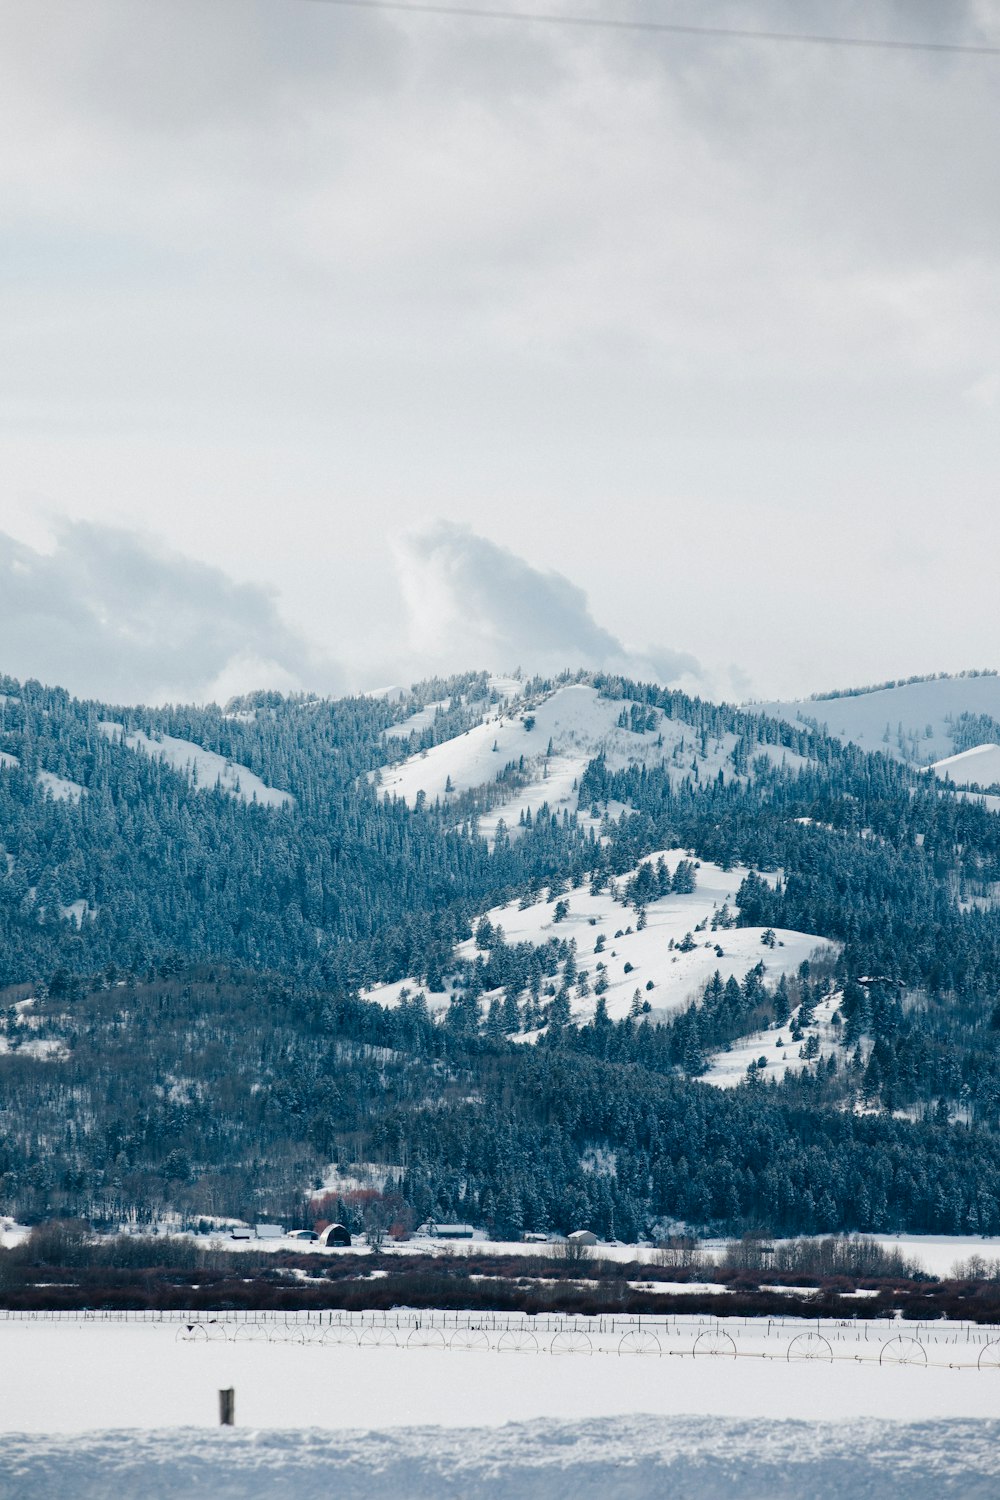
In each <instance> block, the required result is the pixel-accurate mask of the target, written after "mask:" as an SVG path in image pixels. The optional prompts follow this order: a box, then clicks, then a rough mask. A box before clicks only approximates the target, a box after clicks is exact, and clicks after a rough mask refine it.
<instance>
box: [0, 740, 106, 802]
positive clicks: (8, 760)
mask: <svg viewBox="0 0 1000 1500" xmlns="http://www.w3.org/2000/svg"><path fill="white" fill-rule="evenodd" d="M20 764H21V762H20V761H19V760H18V758H17V756H16V755H11V753H10V752H9V751H8V750H0V767H2V766H10V767H11V768H13V767H15V766H19V765H20ZM35 782H36V783H37V785H38V786H39V787H40V788H41V790H42V792H43V793H44V792H48V794H49V796H50V797H51V798H52V800H53V802H79V800H80V798H81V797H84V796H86V792H87V788H86V787H85V786H81V785H80V783H79V782H78V781H70V780H69V779H68V778H67V777H65V776H57V775H56V774H55V772H54V771H36V772H35Z"/></svg>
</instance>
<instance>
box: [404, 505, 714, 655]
mask: <svg viewBox="0 0 1000 1500" xmlns="http://www.w3.org/2000/svg"><path fill="white" fill-rule="evenodd" d="M396 552H397V566H398V572H399V580H400V586H401V588H402V592H403V597H404V599H405V602H406V605H407V607H408V609H409V614H410V641H411V646H412V648H413V649H414V650H415V652H416V654H417V657H418V658H419V659H420V660H421V661H422V662H423V663H424V664H425V665H424V670H427V669H428V668H429V667H430V666H431V665H433V666H434V667H435V668H436V669H438V670H449V669H451V670H455V669H458V668H468V667H472V666H477V667H478V666H485V667H490V668H494V669H498V670H501V671H503V670H508V671H509V670H511V669H513V668H514V667H518V666H520V667H522V668H523V669H524V670H525V671H527V672H541V673H547V674H551V673H555V672H559V671H562V670H563V669H564V668H567V667H568V668H576V667H590V668H594V669H603V670H606V671H611V672H623V673H628V674H630V675H633V676H639V677H643V678H647V679H648V678H655V679H657V680H659V681H661V682H665V683H667V682H678V681H680V680H682V679H687V680H689V681H697V680H698V679H699V678H700V674H701V669H700V667H699V664H698V662H697V661H696V660H695V658H694V657H693V656H690V655H688V654H686V653H684V652H680V651H674V650H669V649H665V648H662V647H660V648H656V649H650V650H649V651H636V650H633V649H632V648H630V647H628V646H626V645H625V644H624V643H623V642H622V641H620V640H619V639H618V638H617V636H614V635H612V633H611V632H610V631H609V630H605V628H604V627H603V626H602V625H599V624H598V622H597V621H596V620H595V619H594V617H593V615H592V614H591V612H590V607H589V605H588V603H587V596H586V595H585V594H584V592H583V590H582V589H580V588H578V587H577V586H576V584H574V583H571V582H570V580H569V579H568V578H565V577H563V575H562V574H561V573H553V572H542V571H541V570H540V569H539V568H535V567H532V565H531V564H530V563H529V562H526V561H525V560H524V558H522V557H518V556H517V554H516V553H514V552H511V551H508V549H507V548H505V547H500V546H497V544H496V543H495V542H491V541H489V540H487V538H486V537H483V536H478V535H477V534H476V533H475V532H474V531H472V530H470V529H469V528H468V527H466V526H459V525H455V524H454V523H452V522H449V521H436V522H434V523H433V524H431V525H430V526H427V527H424V528H422V529H420V530H417V531H412V532H409V533H407V534H406V535H405V536H404V537H402V538H401V539H400V541H399V542H398V544H397V549H396Z"/></svg>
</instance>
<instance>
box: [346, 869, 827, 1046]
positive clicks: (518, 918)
mask: <svg viewBox="0 0 1000 1500" xmlns="http://www.w3.org/2000/svg"><path fill="white" fill-rule="evenodd" d="M691 857H692V856H691V855H690V854H687V853H685V851H684V850H682V849H668V850H663V851H660V852H658V853H655V854H650V855H648V856H647V857H646V858H645V859H643V860H641V861H640V862H639V865H638V866H636V869H635V870H634V871H631V872H630V873H629V874H628V875H625V876H621V877H619V879H618V880H617V881H616V883H615V884H616V889H617V895H615V894H613V893H612V892H611V891H610V890H605V891H602V892H600V893H598V894H596V895H595V894H592V893H591V891H590V888H589V887H588V886H580V887H579V888H578V889H575V890H568V891H566V892H564V893H562V894H561V895H554V896H552V897H551V898H550V899H546V900H540V901H537V902H536V903H535V904H534V905H531V906H526V907H524V908H523V909H522V907H521V905H520V903H519V902H517V901H512V902H510V903H508V904H507V905H505V906H495V907H492V908H491V909H490V910H489V911H488V912H486V913H485V916H486V918H487V920H488V922H489V923H490V924H491V925H492V926H493V927H501V928H502V929H503V934H504V938H505V940H506V942H507V943H508V944H509V945H514V944H516V943H531V944H532V946H534V947H541V946H542V945H544V944H545V943H547V942H548V941H549V940H550V939H551V938H559V939H562V940H564V941H569V940H570V939H575V941H576V965H577V969H578V971H584V970H585V971H586V973H587V983H588V986H589V993H588V994H580V993H579V990H578V987H576V986H574V987H573V988H572V989H571V993H570V1009H571V1012H572V1015H573V1018H574V1020H579V1021H587V1020H590V1019H591V1017H592V1016H593V1014H594V1011H595V1009H596V1006H597V1001H598V998H599V997H598V995H597V994H596V993H595V986H596V984H597V983H598V981H599V980H601V979H602V978H603V980H605V981H606V982H607V988H606V989H605V990H604V993H603V998H604V1001H605V1003H606V1005H607V1010H608V1015H609V1016H610V1018H611V1019H612V1020H621V1019H622V1018H624V1017H625V1016H627V1015H628V1014H629V1012H630V1010H631V1009H632V1006H633V1001H634V998H635V992H636V990H638V991H639V998H640V1003H641V1002H645V1001H648V1002H649V1005H650V1008H651V1012H652V1014H653V1015H654V1017H655V1016H666V1015H668V1014H671V1013H673V1012H675V1011H677V1010H680V1009H682V1008H683V1007H684V1006H685V1005H687V1004H688V1002H689V1001H691V1000H693V999H697V998H700V996H701V993H702V991H703V990H704V987H705V985H706V984H707V983H708V982H709V980H710V979H711V978H712V976H713V974H715V972H716V970H718V972H719V974H720V975H721V977H722V979H723V980H726V979H728V978H730V977H734V978H736V979H743V977H744V976H745V975H746V973H747V972H748V971H749V970H750V969H752V968H754V967H755V966H756V965H757V964H758V963H762V964H763V966H764V973H765V976H766V978H767V980H768V981H769V982H771V983H777V981H778V979H779V977H780V976H781V975H782V974H792V973H794V972H795V971H796V970H797V969H798V967H799V965H800V964H801V963H802V962H803V960H804V959H807V958H812V957H813V956H814V955H815V953H816V951H817V949H822V948H825V949H831V948H833V947H834V945H833V944H830V943H827V942H826V941H825V940H824V939H823V938H821V937H817V936H816V935H815V934H814V933H804V932H793V931H788V930H784V929H777V928H776V929H775V930H774V931H775V946H774V947H773V948H772V947H770V946H769V945H765V944H764V943H763V942H762V938H763V936H764V929H763V928H761V927H718V929H717V930H716V931H712V924H713V921H715V922H716V923H718V921H719V920H720V918H721V919H722V920H723V921H725V920H727V917H726V912H725V911H724V909H728V916H729V918H732V917H734V916H735V915H736V914H737V910H738V909H737V907H736V905H735V901H736V893H737V891H738V890H739V888H740V885H741V883H742V881H743V880H744V879H745V877H746V875H747V874H748V873H749V872H748V871H747V870H746V869H745V868H743V867H742V866H736V867H734V868H733V869H731V870H723V869H721V868H720V866H718V865H715V864H712V863H710V862H709V861H707V860H706V861H702V862H701V864H700V866H699V867H698V868H697V870H696V872H695V873H696V880H697V886H696V889H695V890H694V891H693V892H691V893H679V892H671V893H670V894H669V895H665V896H660V897H658V898H657V899H655V900H652V901H650V902H649V903H648V904H647V905H646V907H645V913H646V925H645V927H644V928H643V929H642V930H641V931H640V930H638V920H639V919H638V915H637V913H636V911H635V910H634V909H633V907H631V906H626V905H625V904H624V900H623V896H624V893H625V888H626V886H627V883H628V881H629V879H630V878H631V877H632V876H634V875H635V874H636V873H637V872H638V870H639V868H640V867H641V866H642V865H643V864H653V865H654V866H655V865H656V863H657V861H658V860H659V859H660V858H662V859H663V860H664V861H665V863H666V865H667V867H668V868H669V869H670V871H671V873H674V872H675V871H676V868H677V865H678V864H679V862H680V861H681V860H682V859H690V858H691ZM764 878H765V879H767V880H769V881H772V882H773V881H774V880H776V879H777V876H776V875H771V876H765V877H764ZM563 903H565V907H566V912H565V915H562V914H560V916H559V919H558V920H557V918H556V908H557V906H561V905H562V904H563ZM473 925H474V926H475V925H476V924H473ZM699 928H701V931H699V930H698V929H699ZM689 945H690V946H689ZM598 949H600V950H601V951H596V950H598ZM478 952H479V950H478V949H477V947H476V943H475V939H474V938H470V939H468V940H467V941H466V942H464V943H460V944H459V945H458V946H457V947H456V948H455V958H456V960H461V959H467V960H474V959H475V958H476V955H477V953H478ZM599 965H603V968H599V967H598V966H599ZM445 983H446V988H445V991H444V992H443V993H440V994H433V993H427V994H426V999H427V1004H428V1006H429V1007H430V1008H431V1009H432V1010H435V1009H442V1008H444V1007H445V1006H447V1005H448V1003H449V1001H450V999H451V996H452V994H453V993H454V992H455V988H456V986H455V985H454V983H453V979H452V977H450V976H449V978H448V979H447V980H446V981H445ZM648 984H649V985H651V988H649V989H647V987H646V986H647V985H648ZM422 988H423V987H422V986H421V984H420V982H419V981H418V980H416V979H413V978H409V979H403V980H398V981H396V982H394V983H391V984H382V985H376V986H373V987H372V988H371V989H368V990H364V991H362V996H363V998H364V999H367V1000H373V1001H375V1002H376V1003H377V1004H379V1005H385V1006H389V1007H393V1006H396V1005H398V1004H399V1001H400V997H401V995H402V993H403V991H408V992H409V993H411V994H413V993H415V992H417V991H419V990H421V989H422ZM425 993H426V992H425ZM498 993H499V992H498V991H495V992H488V993H487V994H485V995H484V996H483V997H482V1007H483V1008H484V1009H486V1008H488V1005H489V1002H490V1000H491V999H492V998H493V996H494V994H498Z"/></svg>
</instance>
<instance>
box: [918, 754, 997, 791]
mask: <svg viewBox="0 0 1000 1500" xmlns="http://www.w3.org/2000/svg"><path fill="white" fill-rule="evenodd" d="M930 769H931V770H932V771H933V772H934V774H935V776H938V777H940V779H941V780H942V781H950V782H953V783H954V785H955V786H994V785H996V784H997V783H1000V745H976V746H975V748H974V749H972V750H963V751H962V752H961V753H960V754H958V755H948V756H946V757H945V759H944V760H938V761H935V762H934V764H933V765H932V766H931V767H930Z"/></svg>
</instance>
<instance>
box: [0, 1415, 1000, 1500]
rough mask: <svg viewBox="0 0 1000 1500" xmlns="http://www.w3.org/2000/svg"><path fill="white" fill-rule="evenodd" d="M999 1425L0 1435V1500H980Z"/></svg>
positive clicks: (685, 1421)
mask: <svg viewBox="0 0 1000 1500" xmlns="http://www.w3.org/2000/svg"><path fill="white" fill-rule="evenodd" d="M998 1439H1000V1423H998V1422H974V1421H961V1422H947V1421H927V1422H919V1423H916V1422H906V1423H898V1424H896V1423H883V1422H875V1421H870V1420H869V1421H861V1422H856V1423H850V1424H837V1423H832V1422H825V1421H824V1422H819V1423H815V1422H810V1423H801V1422H789V1421H780V1422H775V1423H770V1424H768V1425H767V1426H766V1427H763V1428H762V1427H761V1425H760V1424H759V1423H757V1422H754V1421H745V1420H742V1421H741V1420H732V1419H730V1420H727V1421H720V1420H718V1419H705V1418H697V1417H687V1418H685V1417H681V1418H677V1417H650V1416H645V1417H644V1416H629V1417H626V1418H615V1419H613V1420H609V1419H607V1418H604V1419H592V1420H589V1421H574V1422H571V1423H554V1422H547V1421H532V1422H527V1423H523V1424H518V1425H515V1426H510V1427H501V1428H487V1429H471V1430H459V1431H447V1430H442V1429H440V1428H409V1429H403V1430H400V1431H394V1432H391V1433H386V1432H384V1431H378V1430H376V1431H368V1432H357V1433H335V1434H334V1433H329V1432H325V1431H306V1432H301V1433H295V1434H294V1435H291V1434H288V1433H283V1432H274V1431H257V1432H243V1431H239V1430H236V1431H226V1430H219V1431H215V1432H197V1431H183V1430H182V1431H177V1432H163V1431H159V1432H156V1431H154V1432H144V1433H121V1432H102V1433H89V1434H87V1435H86V1436H85V1437H82V1438H81V1437H74V1438H62V1439H60V1438H43V1439H40V1440H39V1439H33V1438H31V1437H15V1438H8V1439H6V1440H4V1439H0V1466H2V1467H0V1500H8V1497H9V1500H15V1497H16V1500H34V1497H51V1496H55V1495H62V1494H69V1495H72V1496H73V1500H107V1497H109V1496H114V1497H115V1500H161V1497H166V1496H170V1497H174V1496H178V1497H180V1496H182V1497H184V1500H264V1497H266V1500H329V1497H331V1496H336V1497H337V1500H400V1497H403V1500H570V1497H572V1500H653V1497H656V1500H662V1497H664V1496H669V1495H676V1496H683V1497H684V1500H723V1497H726V1500H729V1497H732V1496H734V1495H738V1496H739V1497H740V1500H803V1497H812V1500H843V1496H844V1495H845V1494H849V1495H850V1496H851V1497H852V1500H875V1497H883V1496H886V1495H890V1494H895V1493H897V1492H899V1491H901V1492H902V1493H903V1494H905V1495H906V1496H907V1497H908V1500H946V1497H959V1496H961V1497H962V1500H986V1497H989V1500H994V1497H995V1496H996V1494H997V1489H998V1484H1000V1457H998V1451H1000V1444H998Z"/></svg>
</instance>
